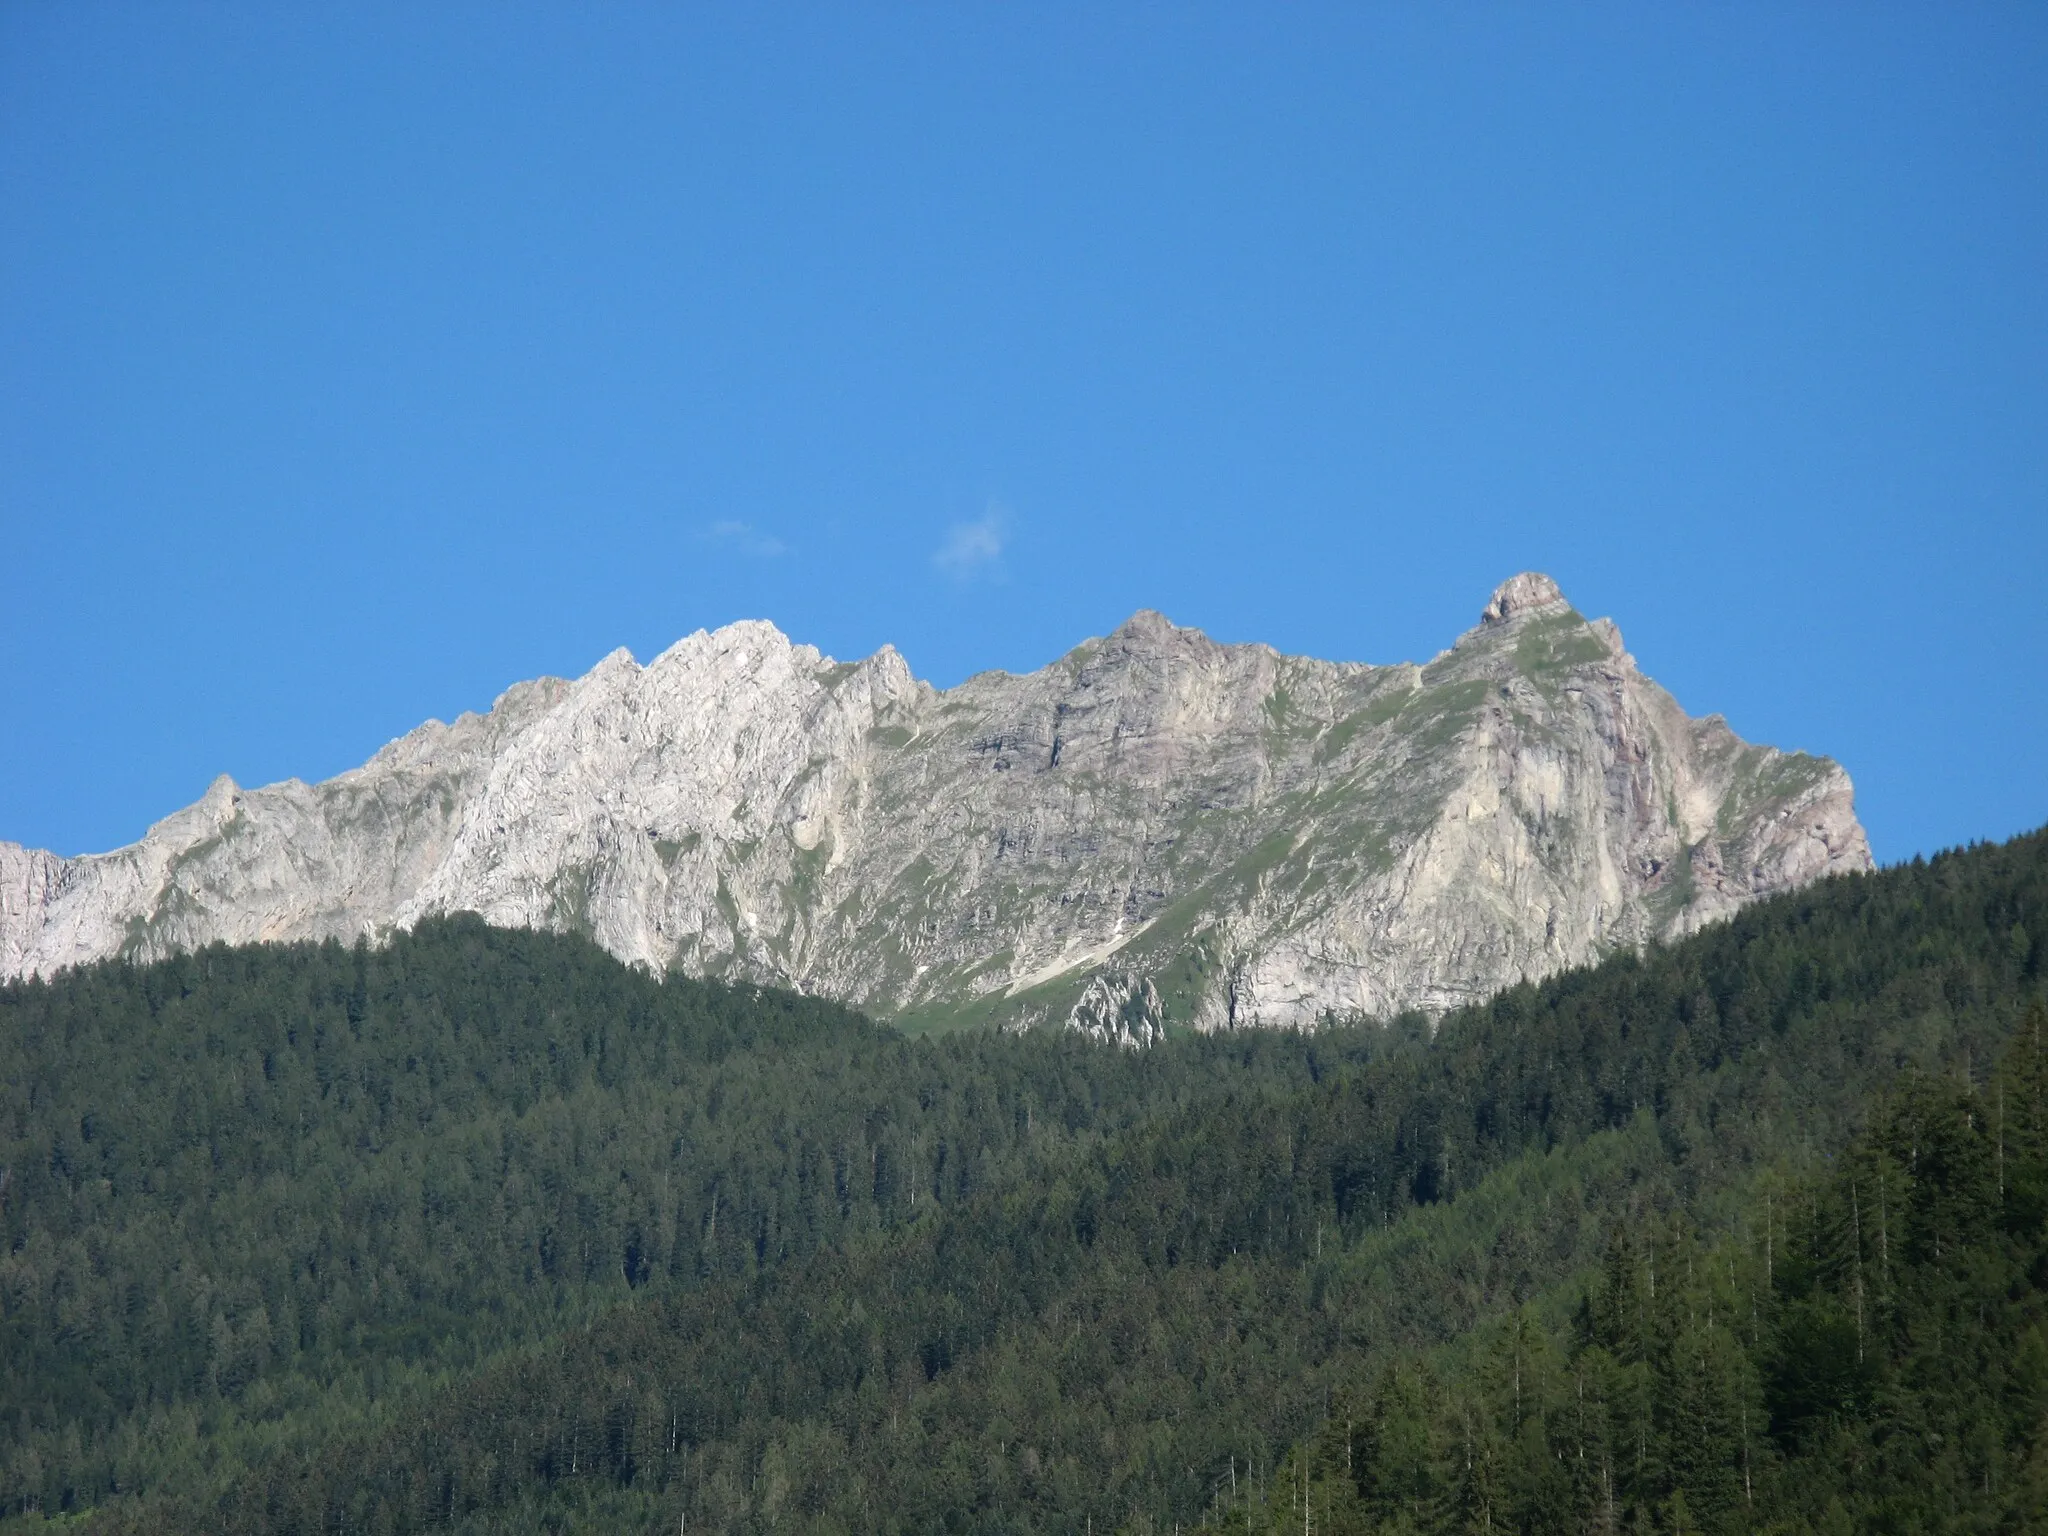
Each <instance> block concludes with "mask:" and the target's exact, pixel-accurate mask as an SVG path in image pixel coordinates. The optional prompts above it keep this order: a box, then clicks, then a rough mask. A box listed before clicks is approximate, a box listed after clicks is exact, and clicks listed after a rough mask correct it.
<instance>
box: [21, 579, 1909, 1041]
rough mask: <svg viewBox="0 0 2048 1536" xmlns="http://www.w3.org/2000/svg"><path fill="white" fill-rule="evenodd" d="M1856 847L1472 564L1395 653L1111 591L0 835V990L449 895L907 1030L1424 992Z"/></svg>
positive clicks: (1385, 1002) (513, 711)
mask: <svg viewBox="0 0 2048 1536" xmlns="http://www.w3.org/2000/svg"><path fill="white" fill-rule="evenodd" d="M1870 867H1871V858H1870V850H1869V844H1868V842H1867V840H1866V839H1865V836H1864V833H1863V830H1862V828H1861V827H1860V826H1859V825H1858V823H1857V821H1856V818H1855V812H1854V808H1853V803H1852V792H1851V787H1850V783H1849V779H1848V776H1847V775H1846V774H1845V773H1844V772H1843V771H1842V769H1841V768H1840V767H1838V766H1837V765H1836V764H1835V763H1833V762H1831V761H1829V760H1828V759H1825V758H1818V757H1811V756H1807V755H1805V754H1800V753H1794V754H1785V753H1781V752H1778V751H1776V750H1774V749H1772V748H1769V747H1759V746H1752V745H1749V744H1747V743H1745V742H1743V741H1741V740H1740V739H1739V738H1738V737H1736V735H1735V734H1734V733H1733V732H1732V731H1731V730H1730V729H1729V728H1728V726H1727V724H1726V722H1724V721H1723V720H1721V719H1720V718H1719V717H1718V716H1709V717H1707V718H1705V719H1701V720H1694V719H1690V718H1688V717H1687V716H1686V715H1685V713H1684V712H1683V711H1682V710H1681V709H1680V708H1679V707H1678V705H1677V704H1676V703H1675V702H1674V701H1673V700H1672V698H1671V697H1670V695H1669V694H1667V693H1666V692H1665V691H1664V690H1663V689H1661V688H1659V687H1658V686H1657V685H1656V684H1655V683H1654V682H1652V681H1651V680H1650V679H1649V678H1648V677H1646V676H1644V675H1643V673H1642V672H1641V671H1640V670H1638V668H1637V666H1636V663H1635V661H1634V659H1633V658H1632V657H1631V656H1629V654H1628V653H1627V652H1626V651H1625V650H1624V649H1623V646H1622V641H1621V635H1620V633H1619V631H1618V630H1617V629H1616V628H1615V626H1614V625H1613V624H1612V623H1610V622H1609V621H1607V620H1604V619H1602V620H1593V621H1588V620H1586V619H1584V618H1582V617H1581V616H1580V615H1579V614H1578V613H1577V612H1576V611H1575V610H1573V609H1572V607H1571V606H1570V605H1569V604H1568V603H1567V602H1566V601H1565V599H1564V597H1563V595H1562V594H1561V593H1560V592H1559V591H1558V589H1557V587H1556V585H1555V584H1554V583H1553V582H1552V581H1551V580H1550V579H1549V578H1548V577H1545V576H1540V575H1536V574H1533V573H1531V574H1524V575H1521V576H1517V577H1515V578H1514V579H1512V580H1511V581H1508V582H1506V583H1505V584H1503V585H1502V586H1501V587H1500V588H1499V589H1498V590H1497V591H1496V592H1495V593H1494V595H1493V597H1492V600H1491V601H1490V602H1488V603H1487V605H1486V607H1485V609H1484V611H1483V613H1482V615H1481V619H1480V622H1479V624H1478V625H1477V626H1476V627H1475V628H1473V629H1472V630H1470V631H1468V632H1467V633H1466V634H1464V635H1463V636H1461V637H1460V638H1459V639H1458V641H1457V642H1456V644H1455V645H1453V646H1452V647H1451V648H1450V649H1449V650H1447V651H1445V652H1443V653H1442V654H1440V655H1439V656H1437V657H1436V658H1435V659H1434V660H1433V661H1431V662H1429V663H1427V664H1426V665H1420V666H1418V665H1414V664H1412V663H1401V664H1398V665H1393V666H1365V665H1360V664H1356V663H1338V662H1325V661H1317V660H1313V659H1308V658H1302V657H1292V656H1283V655H1280V654H1279V653H1277V652H1275V651H1273V650H1272V649H1270V648H1268V647H1266V646H1262V645H1220V644H1217V643H1216V642H1214V641H1212V640H1210V639H1208V638H1207V637H1206V636H1205V635H1203V634H1201V633H1200V632H1199V631H1196V630H1192V629H1182V628H1178V627H1176V626H1175V625H1173V624H1171V623H1169V622H1167V621H1166V620H1165V619H1164V618H1161V617H1160V616H1159V615H1157V614H1155V613H1149V612H1142V613H1139V614H1137V615H1135V616H1134V617H1133V618H1131V619H1130V620H1129V621H1128V622H1126V623H1125V624H1124V625H1123V626H1122V627H1120V628H1119V629H1117V630H1116V631H1115V632H1114V633H1112V634H1111V635H1109V636H1108V637H1107V638H1104V639H1098V640H1089V641H1086V642H1084V643H1083V644H1082V645H1080V646H1078V647H1077V648H1076V649H1074V650H1073V651H1072V652H1070V653H1069V654H1068V655H1066V656H1064V657H1062V658H1061V659H1060V660H1058V661H1056V662H1054V663H1053V664H1052V665H1051V666H1048V667H1046V668H1044V669H1042V670H1040V671H1038V672H1033V673H1030V674H1027V675H1024V676H1021V677H1020V676H1014V675H1011V674H1008V673H1001V672H991V673H984V674H982V675H980V676H977V677H973V678H970V679H968V680H967V681H966V682H964V683H962V684H961V685H960V686H958V687H957V688H952V689H937V688H933V687H932V686H930V685H929V684H926V683H923V682H920V681H918V680H917V679H916V678H914V677H913V676H912V675H911V673H910V669H909V667H908V666H907V665H906V664H905V662H904V660H903V658H902V657H901V656H900V655H898V654H897V653H896V651H895V650H893V649H891V648H888V647H885V648H883V649H882V650H881V651H879V652H877V653H876V654H875V655H873V656H871V657H869V658H868V659H867V660H865V661H862V662H858V663H850V664H849V663H841V662H836V661H834V660H832V659H831V658H830V657H827V656H824V655H821V654H820V653H819V652H818V651H816V650H814V649H812V648H811V647H809V646H804V645H796V644H792V643H791V642H790V641H789V640H788V639H787V638H785V637H784V636H783V635H782V634H781V633H780V632H779V631H778V630H776V629H775V628H774V626H772V625H770V624H766V623H760V622H746V623H739V624H733V625H729V626H727V627H726V628H724V629H720V630H718V631H716V632H713V633H708V634H707V633H703V632H699V633H697V634H694V635H691V636H689V637H687V638H686V639H684V640H681V641H679V642H678V643H677V644H675V645H674V646H672V647H671V648H670V649H668V650H667V651H665V652H663V653H662V654H661V655H660V656H659V657H657V658H656V659H655V660H654V661H653V662H651V663H650V664H648V665H647V666H645V667H642V666H639V665H637V664H636V663H635V662H634V660H633V658H632V657H631V656H630V655H628V654H627V653H626V652H624V651H618V652H614V653H613V654H612V655H611V656H608V657H606V658H605V659H604V660H603V661H602V662H600V663H599V664H598V665H597V667H596V668H594V669H593V670H592V671H591V672H589V673H588V674H587V675H585V676H584V677H582V678H580V679H578V680H577V681H575V682H566V681H562V680H560V679H554V678H546V679H541V680H539V681H536V682H530V683H522V684H519V685H517V686H515V687H513V688H511V689H509V690H508V691H507V692H506V693H505V694H504V695H503V696H502V697H501V698H499V699H498V700H497V702H496V704H495V705H494V706H493V707H492V709H491V711H490V712H489V713H488V714H485V715H481V716H479V715H470V714H465V715H463V716H462V717H460V718H459V719H457V720H456V721H455V722H454V723H453V724H452V725H444V724H442V723H440V722H438V721H430V722H429V723H427V724H426V725H423V726H421V727H420V728H419V729H418V730H415V731H413V732H411V733H410V734H409V735H407V736H404V737H402V738H401V739H399V740H398V741H395V742H393V743H392V744H391V745H389V746H388V747H386V748H385V749H384V750H383V751H381V752H379V753H378V754H377V755H376V756H375V757H373V758H372V759H371V760H370V761H369V762H368V763H366V764H364V765H363V766H362V767H361V768H359V769H355V770H353V771H352V772H349V773H345V774H342V775H341V776H340V777H338V778H335V779H331V780H329V781H327V782H326V783H323V784H317V785H308V784H304V783H301V782H299V781H297V780H288V781H286V782H284V783H282V784H275V785H271V786H268V787H266V788H263V789H255V790H243V789H240V788H238V787H237V786H236V785H235V784H234V783H233V782H232V781H231V780H229V779H227V778H225V777H223V778H221V779H219V780H216V781H215V783H214V785H213V787H212V788H211V789H209V790H208V791H207V793H206V795H205V796H204V797H203V798H202V799H201V800H200V801H199V802H198V803H197V804H196V805H193V806H190V807H188V808H186V809H185V810H183V811H180V812H178V813H176V814H175V815H172V816H170V817H168V818H166V819H165V820H163V821H161V822H159V823H157V824H156V825H155V826H154V827H152V828H151V829H150V831H149V833H148V835H147V836H146V837H144V838H143V840H142V841H141V842H139V843H136V844H133V845H132V846H130V847H127V848H123V849H119V850H117V851H115V852H113V853H108V854H97V855H88V856H85V857H81V858H75V859H66V858H60V857H57V856H55V855H53V854H49V853H45V852H41V851H37V850H30V849H25V848H23V847H21V846H20V845H18V844H12V843H0V977H20V976H24V975H47V974H50V973H53V972H55V971H58V970H61V969H63V968H65V967H68V966H72V965H76V964H79V963H81V962H85V961H90V960H94V959H99V958H103V957H107V956H115V955H119V956H125V957H130V958H136V959H150V958H154V957H158V956H162V955H166V954H169V953H173V952H176V951H179V950H183V949H189V948H192V947H196V946H198V945H201V944H204V943H207V942H210V941H214V940H225V941H228V942H231V943H240V942H249V941H255V940H285V939H299V938H327V937H334V938H342V939H353V938H354V937H356V936H357V935H369V936H372V937H373V938H383V937H386V936H388V935H390V934H391V933H393V932H394V931H397V930H401V929H406V928H409V927H410V926H411V925H413V924H414V923H416V922H418V921H419V920H420V919H421V918H423V917H426V916H429V915H433V914H439V913H450V912H458V911H471V912H475V913H477V914H479V915H481V916H482V917H484V918H485V919H487V920H488V921H490V922H492V923H495V924H500V925H506V926H516V927H534V928H545V929H556V930H565V931H575V932H582V933H586V934H588V935H589V936H591V937H592V938H594V939H595V940H596V941H597V942H598V943H599V944H601V945H602V946H603V947H604V948H606V949H607V950H609V951H610V952H611V953H613V954H614V955H616V956H619V957H620V958H622V959H625V960H627V961H631V962H636V963H641V964H645V965H647V966H649V967H651V968H654V969H656V970H669V969H675V970H679V971H682V972H684V973H686V974H690V975H700V976H712V977H729V978H738V979H746V980H751V981H756V982H761V983H768V984H777V985H783V986H789V987H793V988H795V989H798V990H801V991H805V992H810V993H815V994H821V995H824V996H828V997H832V998H835V999H838V1000H842V1001H845V1002H849V1003H853V1004H857V1005H859V1006H860V1007H863V1008H865V1009H868V1010H870V1011H872V1012H876V1013H879V1014H884V1015H893V1016H895V1017H897V1018H898V1019H899V1020H901V1021H903V1022H905V1023H908V1024H910V1025H913V1026H933V1025H940V1024H957V1023H963V1022H973V1021H989V1022H997V1023H1003V1024H1012V1025H1018V1024H1028V1023H1033V1022H1038V1021H1047V1020H1057V1019H1064V1020H1066V1021H1068V1022H1069V1023H1072V1024H1074V1025H1076V1026H1077V1027H1081V1028H1084V1029H1087V1030H1089V1031H1090V1032H1092V1033H1097V1034H1100V1035H1103V1036H1108V1037H1115V1038H1120V1039H1148V1038H1153V1037H1156V1036H1157V1034H1158V1033H1159V1032H1160V1031H1161V1030H1162V1029H1163V1028H1164V1026H1165V1025H1166V1024H1168V1023H1173V1024H1177V1025H1185V1026H1191V1027H1194V1028H1197V1029H1213V1028H1218V1027H1233V1026H1243V1025H1294V1024H1302V1023H1307V1022H1312V1021H1314V1020H1315V1019H1316V1018H1318V1017H1320V1016H1322V1015H1324V1014H1327V1013H1332V1012H1336V1013H1349V1012H1369V1013H1374V1014H1379V1015H1382V1016H1384V1015H1389V1014H1392V1013H1394V1012H1397V1011H1400V1010H1403V1009H1409V1008H1421V1009H1428V1010H1432V1011H1437V1010H1442V1009H1446V1008H1450V1007H1455V1006H1458V1005H1460V1004H1463V1003H1467V1002H1471V1001H1475V1000H1477V999H1479V998H1481V997H1484V996H1486V995H1488V994H1489V993H1491V992H1493V991H1494V990H1496V989H1497V988H1499V987H1500V986H1502V985H1505V984H1509V983H1512V982H1514V981H1516V980H1519V979H1521V978H1523V977H1533V976H1541V975H1547V974H1550V973H1552V972H1555V971H1557V970H1559V969H1562V968H1564V967H1568V966H1572V965H1577V964H1582V963H1585V962H1588V961H1591V960H1594V959H1597V958H1598V957H1600V956H1601V955H1603V954H1606V953H1609V952H1612V951H1614V950H1617V949H1621V948H1626V947H1632V946H1636V945H1639V944H1641V943H1643V942H1644V941H1646V940H1650V939H1656V938H1667V937H1676V936H1680V935H1683V934H1685V933H1688V932H1690V931H1692V930H1694V929H1696V928H1698V927H1699V926H1700V925H1701V924H1703V923H1706V922H1709V921H1711V920H1713V919H1715V918H1718V917H1722V916H1724V915H1726V914H1728V913H1730V912H1732V911H1733V910H1735V909H1736V908H1737V907H1739V906H1741V905H1742V904H1744V903H1746V902H1749V901H1752V900H1754V899H1756V898H1758V897H1760V896H1765V895H1769V894H1771V893H1773V892H1776V891H1782V890H1786V889H1789V888H1792V887H1796V886H1799V885H1802V884H1804V883H1806V882H1808V881H1811V880H1814V879H1817V878H1819V877H1820V876H1823V875H1826V874H1830V873H1833V872H1836V871H1843V870H1862V869H1868V868H1870Z"/></svg>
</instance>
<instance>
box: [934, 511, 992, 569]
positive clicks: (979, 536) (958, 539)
mask: <svg viewBox="0 0 2048 1536" xmlns="http://www.w3.org/2000/svg"><path fill="white" fill-rule="evenodd" d="M1008 523H1009V519H1008V518H1006V517H1004V516H1003V513H1002V509H1001V508H999V507H990V508H989V509H988V511H986V512H984V513H983V514H982V515H981V516H980V517H977V518H976V519H975V520H974V521H973V522H971V523H955V524H954V525H953V526H952V527H951V528H948V529H947V530H946V542H945V543H944V544H942V545H940V546H939V551H938V553H937V554H935V555H933V556H932V564H933V565H936V566H937V567H938V568H939V569H940V570H942V571H944V572H946V574H947V575H949V576H953V577H955V578H957V579H959V580H962V581H964V580H966V579H967V578H968V577H970V576H973V575H975V574H977V573H978V572H981V571H984V570H987V569H988V568H989V567H991V566H993V565H994V564H995V563H996V562H997V561H998V560H1000V559H1001V558H1002V555H1003V540H1004V538H1005V536H1006V535H1007V533H1008V531H1009V530H1008Z"/></svg>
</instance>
